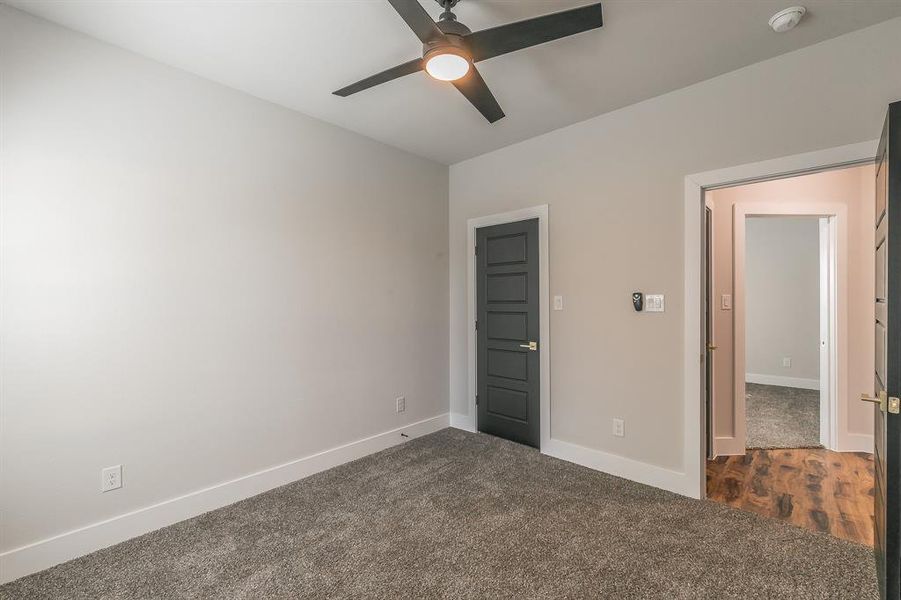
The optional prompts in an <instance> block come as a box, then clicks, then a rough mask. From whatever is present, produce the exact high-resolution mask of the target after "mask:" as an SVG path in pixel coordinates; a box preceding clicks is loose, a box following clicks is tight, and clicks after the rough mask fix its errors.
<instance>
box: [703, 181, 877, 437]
mask: <svg viewBox="0 0 901 600" xmlns="http://www.w3.org/2000/svg"><path fill="white" fill-rule="evenodd" d="M874 177H875V172H874V167H873V166H872V165H864V166H859V167H854V168H849V169H841V170H835V171H827V172H824V173H816V174H812V175H804V176H801V177H792V178H789V179H780V180H776V181H767V182H761V183H754V184H750V185H743V186H738V187H733V188H725V189H721V190H715V191H711V192H708V193H707V195H706V198H705V200H706V201H707V205H708V206H709V207H711V209H712V211H713V219H714V236H713V237H714V259H713V265H712V268H713V297H714V300H715V302H716V305H715V307H714V312H713V314H714V342H715V344H716V346H717V350H716V353H715V357H714V362H713V368H714V385H713V390H714V411H713V412H714V423H713V428H714V429H713V433H714V450H715V452H716V453H717V454H743V453H744V446H743V444H742V443H740V440H735V436H736V433H737V429H738V426H739V423H738V421H739V420H740V419H743V418H744V415H741V414H736V413H735V397H734V393H733V390H734V387H735V373H734V368H733V354H732V350H733V343H734V342H735V340H734V339H733V332H734V327H735V322H734V317H735V311H734V310H723V309H722V308H721V304H720V300H719V299H720V297H721V296H722V294H733V282H734V272H733V264H734V256H733V237H732V236H733V213H734V211H735V207H736V206H738V205H746V206H747V205H757V204H760V203H764V202H765V203H784V204H791V205H792V206H797V207H803V208H804V209H805V210H810V211H818V210H822V211H823V213H824V214H825V213H827V212H828V211H829V206H830V205H834V204H841V205H843V206H845V207H846V208H847V224H846V225H847V238H846V240H845V243H844V244H842V240H841V239H839V247H838V248H837V252H838V255H839V256H838V260H839V264H840V265H841V264H844V265H846V272H847V280H846V283H845V286H844V287H845V292H846V293H847V306H841V305H839V306H837V312H838V321H839V322H838V323H837V326H838V338H839V339H838V340H836V343H837V344H838V352H839V365H838V369H839V373H840V376H839V379H840V385H841V387H840V388H839V389H838V390H837V399H838V403H839V404H840V405H843V406H844V407H845V409H846V410H843V411H841V412H842V414H843V415H845V416H844V418H843V419H842V420H841V421H840V422H839V423H838V429H839V435H840V438H841V440H842V441H843V442H844V444H846V445H851V446H852V447H838V448H837V449H839V450H850V449H867V447H869V446H871V445H872V425H873V424H872V407H871V406H869V405H864V404H863V403H861V402H859V401H858V400H857V398H858V396H859V395H860V393H861V392H863V391H868V390H870V388H871V387H872V380H873V369H874V366H873V365H874V359H873V343H874V342H873V302H872V298H873V293H874V292H873V289H874V288H873V286H874V280H873V277H874V276H873V273H874V267H873V227H872V225H873V218H872V217H873V213H874V210H875V205H874V202H875V187H874ZM841 283H842V282H841V280H839V285H841ZM841 295H842V293H841V290H839V296H840V297H841ZM735 302H740V299H738V298H734V299H733V306H734V304H735ZM811 310H813V311H817V312H818V310H819V307H818V306H813V307H811ZM870 391H872V390H870Z"/></svg>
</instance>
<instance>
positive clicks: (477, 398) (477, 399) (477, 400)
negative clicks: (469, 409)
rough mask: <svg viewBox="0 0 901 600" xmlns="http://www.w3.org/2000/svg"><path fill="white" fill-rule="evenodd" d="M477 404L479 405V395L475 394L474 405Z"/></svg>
mask: <svg viewBox="0 0 901 600" xmlns="http://www.w3.org/2000/svg"><path fill="white" fill-rule="evenodd" d="M478 405H479V395H478V394H476V406H478Z"/></svg>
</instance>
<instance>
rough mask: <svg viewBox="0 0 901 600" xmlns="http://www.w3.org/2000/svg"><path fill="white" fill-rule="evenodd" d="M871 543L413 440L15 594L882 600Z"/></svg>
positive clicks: (522, 450)
mask: <svg viewBox="0 0 901 600" xmlns="http://www.w3.org/2000/svg"><path fill="white" fill-rule="evenodd" d="M874 583H875V570H874V568H873V559H872V557H871V551H870V550H869V549H868V548H865V547H863V546H858V545H855V544H851V543H849V542H845V541H842V540H839V539H836V538H833V537H830V536H828V535H825V534H820V533H814V532H812V531H807V530H804V529H800V528H796V527H793V526H791V525H786V524H784V523H780V522H777V521H774V520H768V519H765V518H762V517H759V516H757V515H753V514H750V513H746V512H743V511H738V510H734V509H731V508H729V507H726V506H723V505H720V504H715V503H713V502H707V501H698V500H690V499H687V498H683V497H680V496H676V495H674V494H670V493H668V492H663V491H660V490H656V489H654V488H650V487H646V486H643V485H639V484H636V483H632V482H629V481H626V480H623V479H618V478H616V477H612V476H609V475H604V474H601V473H598V472H595V471H592V470H589V469H586V468H583V467H579V466H577V465H573V464H570V463H566V462H563V461H560V460H556V459H553V458H549V457H547V456H542V455H541V454H539V453H538V452H537V451H535V450H533V449H531V448H527V447H525V446H520V445H517V444H514V443H511V442H507V441H504V440H500V439H497V438H493V437H490V436H487V435H475V434H470V433H465V432H462V431H459V430H456V429H445V430H442V431H440V432H438V433H435V434H432V435H430V436H426V437H423V438H419V439H416V440H412V441H410V442H408V443H406V444H404V445H401V446H397V447H394V448H391V449H389V450H385V451H384V452H381V453H379V454H376V455H373V456H370V457H367V458H364V459H362V460H359V461H356V462H353V463H349V464H347V465H344V466H341V467H338V468H336V469H332V470H330V471H327V472H324V473H320V474H318V475H315V476H313V477H310V478H308V479H305V480H302V481H300V482H297V483H294V484H291V485H288V486H285V487H282V488H279V489H276V490H273V491H270V492H267V493H265V494H261V495H259V496H256V497H254V498H250V499H249V500H245V501H243V502H239V503H237V504H234V505H232V506H228V507H226V508H222V509H219V510H216V511H213V512H210V513H207V514H205V515H201V516H199V517H197V518H194V519H190V520H188V521H184V522H182V523H178V524H176V525H173V526H171V527H167V528H165V529H162V530H159V531H156V532H153V533H150V534H147V535H145V536H143V537H140V538H136V539H134V540H130V541H128V542H125V543H123V544H119V545H118V546H114V547H112V548H108V549H106V550H101V551H99V552H96V553H94V554H91V555H89V556H86V557H83V558H80V559H77V560H74V561H71V562H69V563H66V564H63V565H60V566H58V567H54V568H53V569H50V570H47V571H44V572H42V573H38V574H36V575H32V576H29V577H27V578H23V579H20V580H18V581H16V582H13V583H12V584H9V585H7V586H5V587H2V588H0V597H2V598H4V599H12V598H30V599H36V598H73V599H74V598H254V599H258V598H359V599H363V598H429V599H432V598H471V599H477V598H478V599H481V598H511V599H513V598H515V599H528V598H554V599H556V598H573V599H575V598H666V599H667V600H669V599H674V598H705V599H709V598H717V599H720V598H793V599H806V598H810V599H813V598H817V599H820V598H833V599H838V598H854V599H861V598H876V597H877V592H876V588H875V586H874Z"/></svg>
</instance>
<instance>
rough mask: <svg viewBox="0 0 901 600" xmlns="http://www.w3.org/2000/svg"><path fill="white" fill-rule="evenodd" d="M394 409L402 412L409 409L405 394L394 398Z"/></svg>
mask: <svg viewBox="0 0 901 600" xmlns="http://www.w3.org/2000/svg"><path fill="white" fill-rule="evenodd" d="M394 409H395V411H397V412H399V413H402V412H404V411H405V410H407V399H406V397H404V396H399V397H398V398H396V399H395V400H394Z"/></svg>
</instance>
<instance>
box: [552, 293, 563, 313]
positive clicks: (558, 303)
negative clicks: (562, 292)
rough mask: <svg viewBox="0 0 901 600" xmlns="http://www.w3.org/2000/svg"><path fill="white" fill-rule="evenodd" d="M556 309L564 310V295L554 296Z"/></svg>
mask: <svg viewBox="0 0 901 600" xmlns="http://www.w3.org/2000/svg"><path fill="white" fill-rule="evenodd" d="M554 310H563V296H554Z"/></svg>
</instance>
